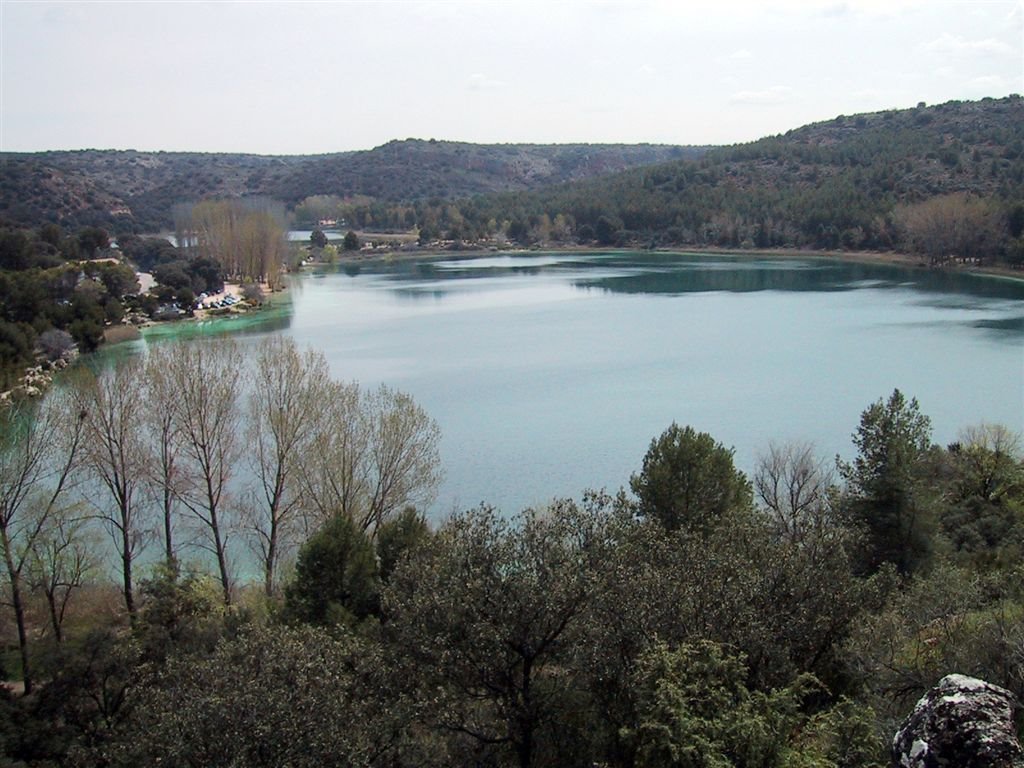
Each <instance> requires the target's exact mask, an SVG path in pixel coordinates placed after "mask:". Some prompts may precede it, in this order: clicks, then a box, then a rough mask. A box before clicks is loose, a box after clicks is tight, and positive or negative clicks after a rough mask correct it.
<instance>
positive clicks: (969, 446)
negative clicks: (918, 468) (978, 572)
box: [940, 424, 1024, 568]
mask: <svg viewBox="0 0 1024 768" xmlns="http://www.w3.org/2000/svg"><path fill="white" fill-rule="evenodd" d="M940 471H942V472H943V473H944V474H945V475H946V477H945V478H944V480H945V489H944V493H943V502H944V503H943V504H942V505H941V507H940V523H941V528H942V532H943V533H944V534H945V536H946V538H947V539H948V541H949V543H950V545H951V547H952V550H953V552H954V553H955V554H956V556H957V557H958V558H959V559H961V560H967V561H969V562H972V563H974V565H975V566H976V567H978V568H990V567H1003V568H1005V567H1010V566H1012V565H1013V564H1014V563H1016V562H1019V560H1020V556H1021V553H1022V552H1024V458H1022V457H1021V453H1020V447H1019V440H1018V438H1017V436H1016V435H1014V434H1012V433H1011V432H1010V431H1009V430H1007V429H1006V428H1005V427H1001V426H998V425H993V424H983V425H980V426H978V427H972V428H968V429H966V430H964V431H963V432H962V433H961V436H960V440H958V441H957V442H956V443H953V444H952V445H950V446H949V448H948V450H947V451H946V452H945V453H944V455H943V463H942V465H941V466H940Z"/></svg>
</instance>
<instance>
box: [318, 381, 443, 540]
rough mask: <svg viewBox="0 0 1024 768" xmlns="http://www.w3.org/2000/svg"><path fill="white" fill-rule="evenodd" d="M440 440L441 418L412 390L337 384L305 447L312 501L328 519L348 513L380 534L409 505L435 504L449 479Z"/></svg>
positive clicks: (362, 528)
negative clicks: (409, 392) (412, 394)
mask: <svg viewBox="0 0 1024 768" xmlns="http://www.w3.org/2000/svg"><path fill="white" fill-rule="evenodd" d="M440 440H441V431H440V428H439V427H438V426H437V422H435V421H434V420H433V419H432V418H430V416H429V415H428V414H427V412H426V411H424V410H423V408H421V407H420V406H419V405H417V404H416V402H415V401H414V400H413V399H412V397H410V396H409V395H407V394H404V393H402V392H398V391H396V390H393V389H390V388H389V387H386V386H381V387H380V388H378V389H376V390H373V391H370V392H364V391H362V390H360V389H359V387H358V385H356V384H340V383H335V384H334V385H333V388H332V392H331V394H330V397H329V404H328V405H327V406H326V407H325V411H324V414H323V418H322V419H321V422H320V425H319V427H318V428H317V430H316V432H315V433H314V434H313V435H312V436H311V439H310V443H309V446H308V447H307V448H306V450H305V454H306V461H305V463H304V472H303V482H304V487H305V488H306V491H307V493H308V495H309V499H310V503H311V504H312V506H313V507H314V509H315V510H316V512H317V514H318V515H319V516H320V517H321V518H322V519H325V518H327V517H329V516H330V515H332V514H344V515H347V516H348V517H350V518H351V519H352V520H353V522H355V523H356V525H357V526H359V528H360V529H361V530H363V531H369V532H370V534H371V536H372V535H375V534H376V531H377V528H378V527H379V526H380V524H381V523H382V522H384V521H385V520H387V519H389V518H390V517H392V516H393V515H394V514H396V513H397V512H399V511H401V510H402V509H404V508H405V507H407V506H425V505H427V504H429V503H430V502H431V501H433V499H434V497H435V495H436V494H437V488H438V486H439V485H440V483H441V476H442V475H441V469H440V467H441V459H440V452H439V444H440Z"/></svg>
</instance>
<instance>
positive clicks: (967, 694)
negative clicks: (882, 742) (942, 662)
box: [892, 675, 1024, 768]
mask: <svg viewBox="0 0 1024 768" xmlns="http://www.w3.org/2000/svg"><path fill="white" fill-rule="evenodd" d="M1017 707H1018V704H1017V702H1016V700H1015V699H1014V696H1013V694H1012V693H1010V691H1008V690H1006V689H1005V688H1000V687H999V686H998V685H992V684H991V683H986V682H985V681H984V680H978V679H977V678H974V677H967V676H965V675H947V676H946V677H944V678H942V680H940V681H939V684H938V685H936V686H935V687H934V688H932V689H931V690H930V691H928V693H926V694H925V695H924V696H923V697H922V698H921V700H920V701H919V702H917V706H915V707H914V711H913V712H912V713H911V714H910V716H909V717H908V718H907V719H906V721H905V722H904V723H903V727H902V728H900V730H899V731H898V732H897V733H896V737H895V738H894V739H893V742H892V756H893V764H894V765H896V766H898V767H899V768H946V767H947V766H948V768H954V767H956V768H1024V750H1022V749H1021V744H1020V741H1019V740H1018V739H1017V734H1016V730H1015V728H1014V724H1013V718H1014V714H1015V710H1016V709H1017Z"/></svg>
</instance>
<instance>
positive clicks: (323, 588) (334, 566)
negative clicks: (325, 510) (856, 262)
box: [285, 514, 380, 626]
mask: <svg viewBox="0 0 1024 768" xmlns="http://www.w3.org/2000/svg"><path fill="white" fill-rule="evenodd" d="M379 601H380V579H379V576H378V574H377V561H376V554H375V553H374V550H373V543H372V542H371V541H370V539H369V537H367V535H366V534H365V533H364V532H363V531H361V530H360V529H359V528H357V527H356V525H355V524H354V523H353V522H352V519H351V518H350V517H348V516H347V515H340V514H336V515H334V516H332V517H331V518H330V519H329V520H327V522H326V523H324V525H323V527H321V528H320V530H318V531H317V532H316V533H314V534H313V535H312V536H311V537H310V538H309V540H308V541H307V542H306V543H305V544H303V545H302V548H301V549H300V550H299V557H298V561H297V563H296V565H295V580H294V581H293V582H292V583H291V584H289V585H288V586H287V587H286V588H285V613H286V615H288V616H289V617H292V618H294V619H296V620H298V621H302V622H306V623H309V624H319V625H323V626H332V625H336V624H342V625H346V626H352V625H354V624H356V623H358V622H359V621H362V620H363V619H365V618H367V617H368V616H371V615H374V614H376V613H377V612H378V610H379Z"/></svg>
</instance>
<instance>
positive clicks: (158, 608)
mask: <svg viewBox="0 0 1024 768" xmlns="http://www.w3.org/2000/svg"><path fill="white" fill-rule="evenodd" d="M139 593H140V595H141V601H140V602H141V609H140V610H139V612H138V616H137V618H136V621H135V625H134V626H133V628H132V630H133V635H134V637H135V639H136V641H137V643H138V647H139V653H140V654H141V656H142V658H143V659H145V660H147V661H149V662H153V663H157V664H161V665H162V664H163V663H164V662H165V661H166V660H167V658H168V657H170V656H172V655H174V654H188V653H201V652H206V651H208V650H209V649H210V648H212V647H213V644H214V643H215V642H216V641H217V638H218V637H219V635H220V632H221V631H222V629H223V626H224V616H225V614H224V602H223V600H222V599H221V595H220V592H219V591H218V586H217V584H216V582H215V581H214V580H213V579H212V578H211V577H209V576H206V575H203V574H200V573H197V572H195V571H191V570H189V571H187V572H186V573H184V574H181V573H180V572H179V571H178V568H177V566H170V565H167V564H166V563H160V564H158V565H156V566H154V571H153V575H152V576H151V577H150V578H148V579H144V580H143V581H142V582H141V583H140V585H139Z"/></svg>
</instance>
